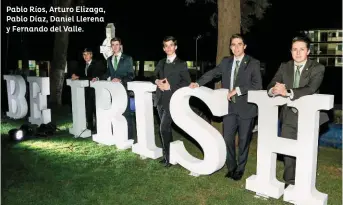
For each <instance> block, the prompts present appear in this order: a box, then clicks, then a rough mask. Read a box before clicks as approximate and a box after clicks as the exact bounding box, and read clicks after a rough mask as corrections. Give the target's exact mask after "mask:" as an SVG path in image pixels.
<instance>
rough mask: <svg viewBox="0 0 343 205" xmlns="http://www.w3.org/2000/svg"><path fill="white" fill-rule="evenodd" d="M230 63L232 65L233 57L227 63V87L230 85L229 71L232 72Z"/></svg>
mask: <svg viewBox="0 0 343 205" xmlns="http://www.w3.org/2000/svg"><path fill="white" fill-rule="evenodd" d="M232 63H233V57H231V58H230V59H229V62H228V69H227V70H228V72H227V79H229V85H228V86H229V87H230V84H231V71H232Z"/></svg>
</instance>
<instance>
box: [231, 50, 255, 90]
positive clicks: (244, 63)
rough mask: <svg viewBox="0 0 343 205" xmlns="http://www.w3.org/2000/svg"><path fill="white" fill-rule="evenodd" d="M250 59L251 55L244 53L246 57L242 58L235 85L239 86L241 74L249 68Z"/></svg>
mask: <svg viewBox="0 0 343 205" xmlns="http://www.w3.org/2000/svg"><path fill="white" fill-rule="evenodd" d="M249 60H250V58H249V56H248V55H244V57H243V59H242V62H241V63H240V64H239V70H238V73H237V77H236V81H235V84H234V85H233V86H234V87H237V83H238V82H239V76H241V75H243V73H244V71H245V69H247V66H248V63H249ZM231 67H232V66H231ZM230 73H231V72H230Z"/></svg>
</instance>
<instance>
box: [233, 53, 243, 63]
mask: <svg viewBox="0 0 343 205" xmlns="http://www.w3.org/2000/svg"><path fill="white" fill-rule="evenodd" d="M244 56H245V54H243V55H242V56H240V57H238V58H237V57H236V56H234V57H233V60H234V61H239V62H242V60H243V58H244Z"/></svg>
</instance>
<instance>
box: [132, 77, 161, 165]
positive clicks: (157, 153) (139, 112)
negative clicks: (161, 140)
mask: <svg viewBox="0 0 343 205" xmlns="http://www.w3.org/2000/svg"><path fill="white" fill-rule="evenodd" d="M127 87H128V90H132V91H133V92H134V93H135V107H136V124H137V143H136V144H134V145H133V146H132V152H133V153H136V154H139V155H141V156H143V157H149V158H152V159H157V158H159V157H161V156H162V149H161V148H159V147H157V146H156V143H155V131H154V115H153V112H154V111H153V105H152V92H154V91H155V90H156V85H154V84H152V83H151V82H139V81H135V82H128V84H127Z"/></svg>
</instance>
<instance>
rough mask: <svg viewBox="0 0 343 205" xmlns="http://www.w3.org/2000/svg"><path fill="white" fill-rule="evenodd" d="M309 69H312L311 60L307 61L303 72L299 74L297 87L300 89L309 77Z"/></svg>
mask: <svg viewBox="0 0 343 205" xmlns="http://www.w3.org/2000/svg"><path fill="white" fill-rule="evenodd" d="M311 68H312V60H310V59H308V60H307V62H306V64H305V67H304V68H303V70H302V72H301V75H300V82H299V86H300V87H303V86H304V85H303V84H304V80H305V79H306V78H307V76H308V75H309V73H310V70H311Z"/></svg>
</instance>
